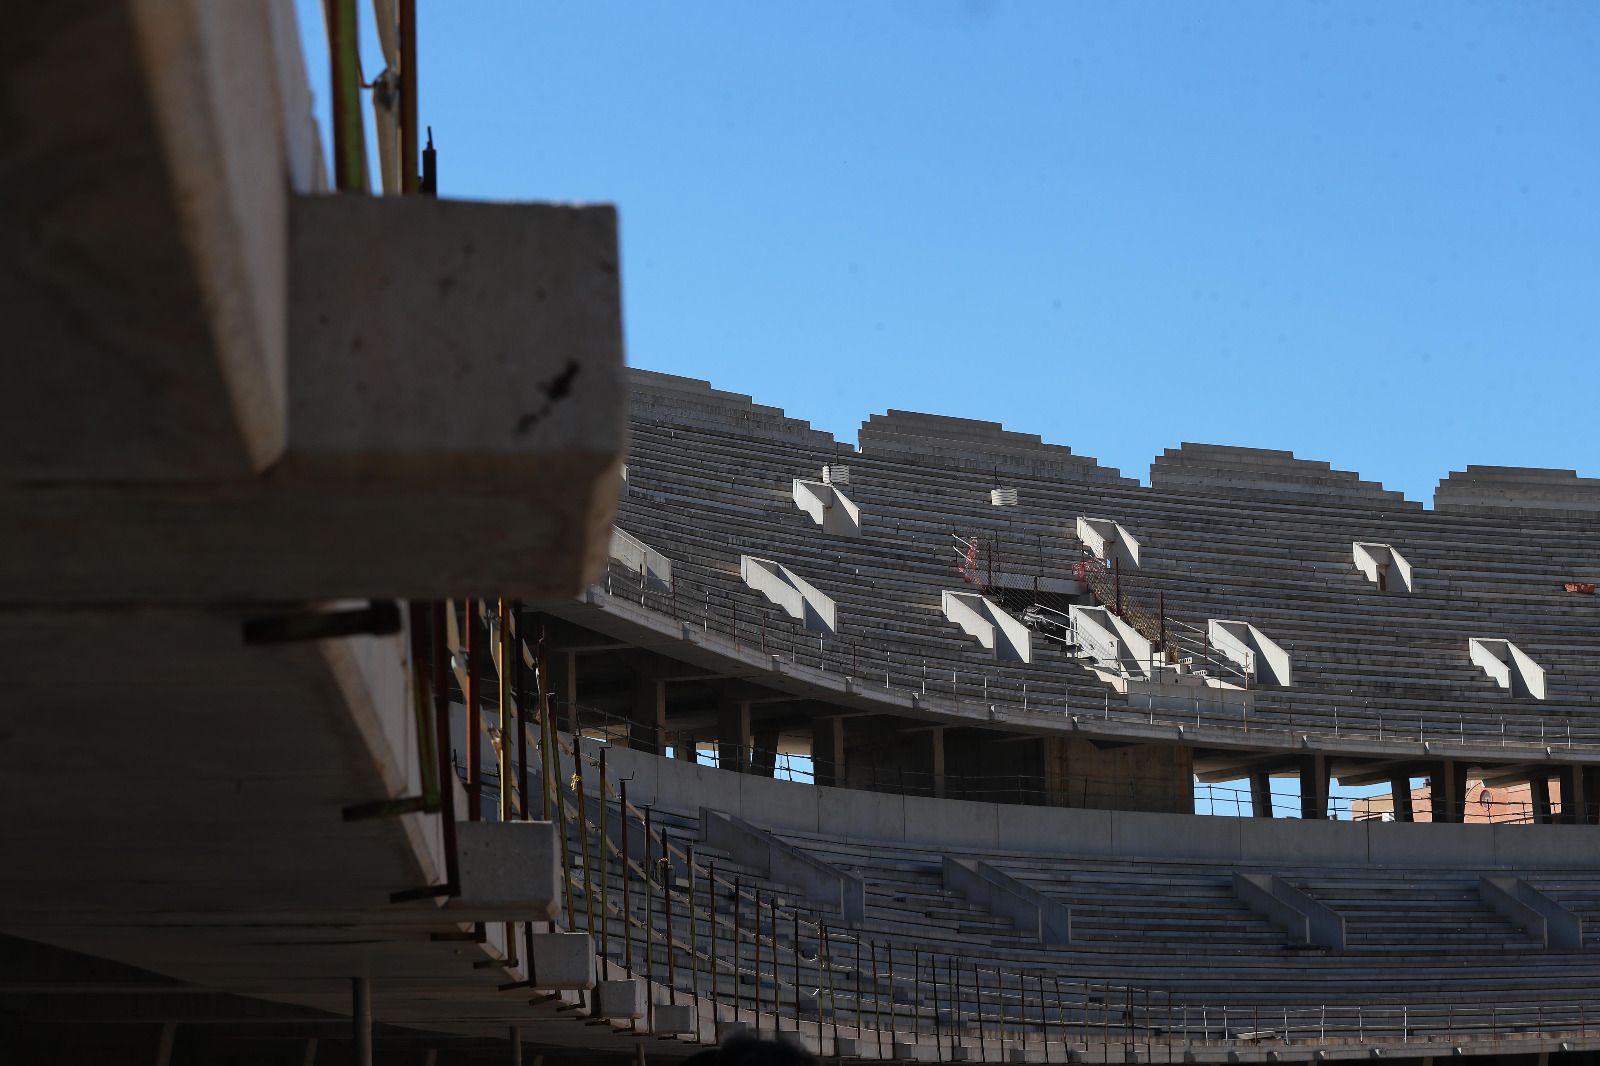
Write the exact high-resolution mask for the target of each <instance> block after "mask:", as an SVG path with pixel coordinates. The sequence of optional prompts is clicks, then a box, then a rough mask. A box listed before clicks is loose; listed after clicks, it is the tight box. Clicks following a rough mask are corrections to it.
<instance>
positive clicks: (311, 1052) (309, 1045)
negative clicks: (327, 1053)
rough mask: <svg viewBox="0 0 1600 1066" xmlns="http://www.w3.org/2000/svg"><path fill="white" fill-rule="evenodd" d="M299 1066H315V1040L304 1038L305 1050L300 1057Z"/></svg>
mask: <svg viewBox="0 0 1600 1066" xmlns="http://www.w3.org/2000/svg"><path fill="white" fill-rule="evenodd" d="M300 1066H317V1038H316V1037H314V1036H308V1037H306V1049H305V1052H304V1053H303V1054H301V1056H300Z"/></svg>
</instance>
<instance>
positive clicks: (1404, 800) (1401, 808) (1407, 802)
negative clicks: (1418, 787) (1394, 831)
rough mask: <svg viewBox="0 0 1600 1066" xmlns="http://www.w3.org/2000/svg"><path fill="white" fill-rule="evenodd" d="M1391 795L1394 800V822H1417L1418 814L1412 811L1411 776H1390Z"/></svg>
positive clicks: (1402, 774)
mask: <svg viewBox="0 0 1600 1066" xmlns="http://www.w3.org/2000/svg"><path fill="white" fill-rule="evenodd" d="M1389 795H1390V796H1391V797H1393V799H1394V820H1395V821H1397V822H1414V821H1416V818H1417V816H1416V812H1415V811H1413V810H1412V809H1411V775H1410V774H1404V773H1401V774H1390V775H1389Z"/></svg>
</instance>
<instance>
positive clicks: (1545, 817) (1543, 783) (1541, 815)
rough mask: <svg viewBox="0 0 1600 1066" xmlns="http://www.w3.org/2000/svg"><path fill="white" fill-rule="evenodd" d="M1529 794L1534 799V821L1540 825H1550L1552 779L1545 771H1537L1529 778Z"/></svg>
mask: <svg viewBox="0 0 1600 1066" xmlns="http://www.w3.org/2000/svg"><path fill="white" fill-rule="evenodd" d="M1528 792H1529V794H1530V795H1531V796H1532V797H1533V820H1534V821H1535V822H1537V823H1539V824H1540V825H1549V824H1550V778H1549V777H1547V776H1545V772H1544V771H1543V770H1536V771H1534V774H1533V776H1532V777H1530V778H1528Z"/></svg>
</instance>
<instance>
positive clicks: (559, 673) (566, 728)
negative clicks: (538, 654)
mask: <svg viewBox="0 0 1600 1066" xmlns="http://www.w3.org/2000/svg"><path fill="white" fill-rule="evenodd" d="M545 661H546V662H547V663H548V664H549V666H550V684H549V686H548V688H547V689H546V692H547V694H548V695H549V696H550V697H551V698H552V699H553V700H554V701H555V710H556V728H557V729H559V730H561V731H562V732H565V733H570V732H572V726H573V708H575V707H576V706H577V705H578V653H577V652H575V651H553V652H550V653H549V654H548V655H547V656H546V657H545Z"/></svg>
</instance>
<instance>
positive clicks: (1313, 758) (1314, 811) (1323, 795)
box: [1300, 755, 1328, 819]
mask: <svg viewBox="0 0 1600 1066" xmlns="http://www.w3.org/2000/svg"><path fill="white" fill-rule="evenodd" d="M1300 817H1301V818H1304V819H1322V818H1327V817H1328V757H1327V756H1326V755H1302V756H1301V757H1300Z"/></svg>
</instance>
